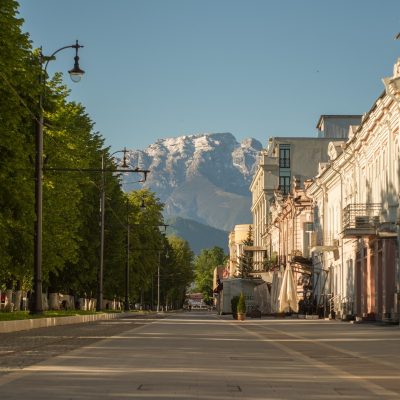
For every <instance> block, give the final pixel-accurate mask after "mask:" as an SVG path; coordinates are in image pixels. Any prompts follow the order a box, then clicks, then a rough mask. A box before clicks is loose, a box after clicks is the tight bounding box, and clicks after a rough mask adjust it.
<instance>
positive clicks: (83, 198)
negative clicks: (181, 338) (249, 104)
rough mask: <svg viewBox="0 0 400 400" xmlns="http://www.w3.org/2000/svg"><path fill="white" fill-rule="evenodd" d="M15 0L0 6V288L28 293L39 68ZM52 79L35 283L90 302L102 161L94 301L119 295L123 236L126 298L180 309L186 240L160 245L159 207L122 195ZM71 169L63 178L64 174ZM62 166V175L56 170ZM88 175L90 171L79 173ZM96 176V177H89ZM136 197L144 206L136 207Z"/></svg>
mask: <svg viewBox="0 0 400 400" xmlns="http://www.w3.org/2000/svg"><path fill="white" fill-rule="evenodd" d="M22 23H23V21H22V20H21V19H19V18H18V3H17V2H16V1H14V0H2V1H1V3H0V54H1V58H0V289H3V290H4V289H13V290H25V291H29V290H30V289H31V286H32V274H33V251H34V250H33V243H34V236H33V235H34V229H33V228H34V220H35V213H34V178H35V177H34V165H33V160H34V158H35V124H36V118H37V115H38V97H39V93H40V91H41V90H43V87H41V85H40V83H39V82H38V76H39V74H40V73H41V65H40V63H39V61H38V53H37V52H36V51H34V50H33V49H32V47H31V43H30V40H29V35H28V34H27V33H23V32H22ZM61 78H62V77H61V75H60V74H56V75H55V76H54V77H52V78H51V79H47V83H46V85H45V88H44V90H45V101H44V104H43V107H44V153H45V158H44V163H45V167H44V179H43V287H44V289H45V290H46V291H48V292H64V293H70V294H74V295H76V296H81V297H83V296H87V297H95V294H96V291H97V282H98V265H99V257H100V227H99V198H100V189H101V187H102V186H101V185H102V176H101V172H100V170H101V160H102V158H104V160H105V169H106V170H107V172H105V193H106V204H105V248H104V289H103V291H104V297H105V298H114V297H117V298H123V296H124V288H125V266H126V260H127V254H128V253H127V248H126V238H127V233H128V229H129V233H130V248H129V250H130V251H129V254H130V258H129V260H130V270H131V274H130V281H131V282H130V297H131V299H133V300H134V301H141V302H146V303H148V304H150V303H152V302H153V299H154V292H155V290H154V287H155V286H154V285H155V284H156V277H157V269H158V266H159V263H160V261H161V267H160V275H161V279H160V282H161V288H160V289H161V290H160V292H161V299H162V301H163V302H164V303H169V304H174V305H179V303H183V300H184V294H185V289H186V287H187V286H188V284H189V283H190V282H192V280H193V276H192V274H193V272H192V261H193V253H192V252H191V250H190V248H189V246H188V244H187V242H185V241H184V240H183V239H180V238H177V237H174V238H170V239H168V240H167V239H166V238H165V237H164V236H163V235H162V234H161V233H160V230H159V229H158V226H159V225H162V224H163V218H162V210H163V205H162V204H161V203H160V201H159V199H158V198H157V197H156V196H155V195H154V194H153V193H151V192H149V191H147V190H139V191H137V192H132V193H129V194H125V193H124V192H123V191H122V189H121V183H120V178H119V177H118V176H117V175H116V174H115V173H113V172H111V170H112V169H115V168H116V166H115V162H114V160H113V159H112V158H111V157H110V151H109V149H108V148H106V147H105V145H104V139H103V137H102V136H101V135H100V134H99V133H97V132H94V131H93V127H94V123H93V121H92V120H91V119H90V117H89V115H88V114H87V113H86V111H85V108H84V106H83V105H82V104H78V103H75V102H71V101H69V99H68V95H69V90H68V89H67V87H66V86H65V85H63V83H62V79H61ZM68 169H70V170H71V169H74V171H69V172H65V170H68ZM62 170H63V171H62ZM88 170H92V171H93V172H88ZM96 170H97V171H96ZM142 199H143V200H144V202H145V204H146V209H145V211H144V212H142V211H140V204H141V202H142Z"/></svg>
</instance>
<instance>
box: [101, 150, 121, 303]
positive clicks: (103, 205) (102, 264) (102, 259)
mask: <svg viewBox="0 0 400 400" xmlns="http://www.w3.org/2000/svg"><path fill="white" fill-rule="evenodd" d="M126 152H127V150H126V148H125V147H124V149H123V150H117V151H114V153H112V154H110V158H111V157H112V156H113V155H114V154H117V153H124V158H123V163H122V168H128V165H127V163H126ZM104 164H105V160H104V153H103V154H102V155H101V193H100V265H99V272H98V290H97V301H96V311H101V310H102V309H103V275H104V272H103V271H104V218H105V199H106V182H105V175H104V172H105V165H104Z"/></svg>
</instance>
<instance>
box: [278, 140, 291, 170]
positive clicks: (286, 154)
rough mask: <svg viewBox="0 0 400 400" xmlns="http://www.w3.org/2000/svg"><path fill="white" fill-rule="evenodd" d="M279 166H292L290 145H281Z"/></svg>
mask: <svg viewBox="0 0 400 400" xmlns="http://www.w3.org/2000/svg"><path fill="white" fill-rule="evenodd" d="M279 168H290V147H289V145H287V144H286V145H285V144H281V145H279Z"/></svg>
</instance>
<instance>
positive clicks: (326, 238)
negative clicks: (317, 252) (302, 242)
mask: <svg viewBox="0 0 400 400" xmlns="http://www.w3.org/2000/svg"><path fill="white" fill-rule="evenodd" d="M338 245H339V239H338V235H334V234H333V233H332V232H320V231H319V232H312V233H311V241H310V247H315V246H325V247H329V246H332V247H337V246H338Z"/></svg>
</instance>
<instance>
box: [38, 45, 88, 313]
mask: <svg viewBox="0 0 400 400" xmlns="http://www.w3.org/2000/svg"><path fill="white" fill-rule="evenodd" d="M81 47H83V46H82V45H80V44H79V43H78V41H76V43H75V44H73V45H70V46H64V47H61V48H60V49H58V50H56V51H55V52H53V53H52V54H51V55H50V56H44V55H43V53H42V49H40V52H39V62H40V66H41V71H40V75H39V84H40V86H41V90H40V95H39V115H38V118H37V122H36V138H35V214H36V220H35V228H34V231H35V233H34V241H35V245H34V275H33V301H32V305H31V310H30V311H31V313H32V314H40V313H42V312H43V303H42V234H43V97H44V90H45V82H46V74H47V66H48V64H49V62H50V61H52V60H55V55H56V54H57V53H59V52H60V51H62V50H65V49H69V48H72V49H75V57H74V60H75V63H74V67H73V68H72V69H70V70H69V71H68V72H69V74H70V76H71V79H72V81H73V82H79V81H80V79H81V77H82V75H83V74H84V73H85V72H84V71H83V70H82V69H80V67H79V57H78V50H79V49H80V48H81Z"/></svg>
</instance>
